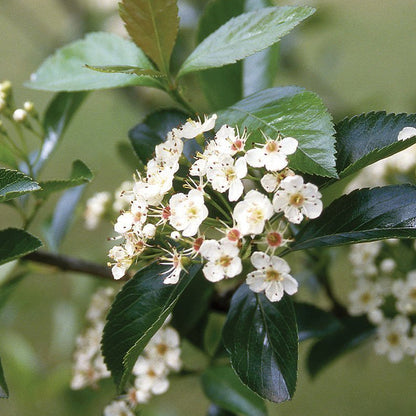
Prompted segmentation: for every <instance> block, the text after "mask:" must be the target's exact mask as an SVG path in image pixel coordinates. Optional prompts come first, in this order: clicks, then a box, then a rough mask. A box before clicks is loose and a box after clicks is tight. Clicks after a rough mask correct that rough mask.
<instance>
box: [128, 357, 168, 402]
mask: <svg viewBox="0 0 416 416" xmlns="http://www.w3.org/2000/svg"><path fill="white" fill-rule="evenodd" d="M168 372H169V371H168V369H167V367H166V365H165V363H164V362H163V361H156V360H151V359H149V358H148V357H146V356H145V355H141V356H139V358H138V359H137V361H136V363H135V364H134V367H133V371H132V373H133V375H134V376H135V377H136V378H135V381H134V387H135V388H136V390H139V391H140V392H142V394H143V393H145V392H147V393H152V394H162V393H165V392H166V391H167V389H168V388H169V380H168V379H167V375H168ZM143 395H144V394H143Z"/></svg>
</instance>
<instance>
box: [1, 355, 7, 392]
mask: <svg viewBox="0 0 416 416" xmlns="http://www.w3.org/2000/svg"><path fill="white" fill-rule="evenodd" d="M8 398H9V389H8V388H7V383H6V379H5V378H4V372H3V367H2V365H1V359H0V399H8Z"/></svg>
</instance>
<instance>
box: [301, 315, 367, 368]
mask: <svg viewBox="0 0 416 416" xmlns="http://www.w3.org/2000/svg"><path fill="white" fill-rule="evenodd" d="M373 333H374V326H372V325H371V324H370V323H369V322H368V320H367V318H366V317H362V316H360V317H348V318H346V319H344V320H343V321H342V327H340V328H339V330H337V331H335V332H333V333H331V334H329V335H327V336H325V337H324V338H322V339H320V340H319V341H317V342H316V343H315V344H313V346H312V347H311V349H310V351H309V354H308V358H307V367H308V371H309V373H310V374H311V376H316V375H317V374H318V373H319V372H320V371H321V370H322V369H323V368H325V367H326V366H327V365H328V364H330V363H332V362H333V361H334V360H335V359H336V358H338V357H340V356H341V355H342V354H345V353H346V352H348V351H351V350H352V349H354V348H355V347H358V346H359V345H360V344H361V343H362V342H364V341H365V340H366V339H368V338H369V337H370V336H371V335H372V334H373Z"/></svg>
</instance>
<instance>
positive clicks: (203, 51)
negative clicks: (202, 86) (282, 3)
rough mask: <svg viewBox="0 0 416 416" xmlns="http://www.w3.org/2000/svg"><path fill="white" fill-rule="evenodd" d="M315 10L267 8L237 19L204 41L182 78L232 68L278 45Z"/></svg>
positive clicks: (188, 62)
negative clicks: (210, 70) (241, 60)
mask: <svg viewBox="0 0 416 416" xmlns="http://www.w3.org/2000/svg"><path fill="white" fill-rule="evenodd" d="M314 11H315V9H313V8H311V7H306V6H305V7H291V6H286V7H267V8H265V9H261V10H256V11H253V12H249V13H244V14H242V15H240V16H237V17H235V18H233V19H231V20H230V21H228V22H227V23H226V24H224V25H223V26H221V27H220V28H219V29H218V30H216V31H215V32H214V33H212V34H211V35H210V36H208V37H207V38H206V39H204V41H203V42H201V43H200V44H199V45H198V46H197V47H196V48H195V49H194V51H193V52H192V53H191V55H190V56H189V57H188V58H187V59H186V61H185V62H184V63H183V65H182V67H181V69H180V71H179V74H178V76H183V75H185V74H187V73H189V72H193V71H201V70H203V69H208V68H217V67H220V66H224V65H227V64H232V63H234V62H237V61H239V60H240V59H243V58H245V57H247V56H250V55H253V54H254V53H256V52H258V51H261V50H262V49H265V48H267V47H268V46H271V45H273V44H274V43H276V42H278V41H279V40H280V38H282V37H283V36H284V35H286V34H287V33H288V32H290V30H292V29H293V28H294V27H295V26H296V25H297V24H299V23H300V22H301V21H302V20H304V19H306V18H307V17H309V16H310V15H311V14H312V13H314Z"/></svg>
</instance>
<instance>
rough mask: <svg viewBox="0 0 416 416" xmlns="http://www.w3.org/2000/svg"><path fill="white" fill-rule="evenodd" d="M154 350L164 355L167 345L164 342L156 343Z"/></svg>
mask: <svg viewBox="0 0 416 416" xmlns="http://www.w3.org/2000/svg"><path fill="white" fill-rule="evenodd" d="M156 350H157V352H158V354H160V355H165V354H166V352H167V351H168V346H167V345H166V344H157V345H156Z"/></svg>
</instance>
